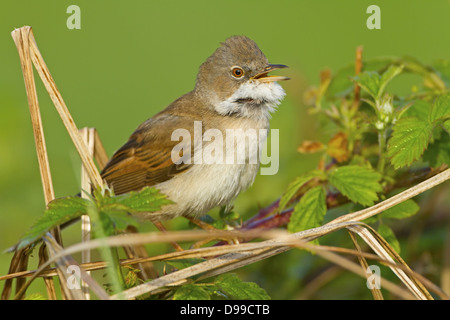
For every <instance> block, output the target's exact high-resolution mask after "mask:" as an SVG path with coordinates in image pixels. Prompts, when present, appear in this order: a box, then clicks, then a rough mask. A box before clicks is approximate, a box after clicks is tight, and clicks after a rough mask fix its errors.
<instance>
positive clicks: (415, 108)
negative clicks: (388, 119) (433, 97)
mask: <svg viewBox="0 0 450 320" xmlns="http://www.w3.org/2000/svg"><path fill="white" fill-rule="evenodd" d="M430 110H431V103H429V102H428V101H425V100H416V101H414V104H413V105H412V106H411V107H409V108H408V110H406V111H405V113H404V114H403V115H402V116H403V117H405V118H407V117H416V118H417V119H424V120H425V119H428V116H429V114H430Z"/></svg>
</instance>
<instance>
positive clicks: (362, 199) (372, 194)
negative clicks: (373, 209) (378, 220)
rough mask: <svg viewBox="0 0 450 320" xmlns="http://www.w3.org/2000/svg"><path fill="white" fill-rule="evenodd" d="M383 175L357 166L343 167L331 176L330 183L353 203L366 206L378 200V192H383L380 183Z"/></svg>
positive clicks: (334, 171)
mask: <svg viewBox="0 0 450 320" xmlns="http://www.w3.org/2000/svg"><path fill="white" fill-rule="evenodd" d="M380 179H381V174H379V173H378V172H376V171H375V170H373V169H371V168H368V167H361V166H356V165H349V166H342V167H338V168H336V169H335V170H333V171H332V172H331V173H330V175H329V181H330V183H331V184H332V185H333V186H334V187H335V188H336V189H338V190H339V192H340V193H342V194H343V195H344V196H346V197H347V198H349V199H350V200H351V201H352V202H355V203H359V204H362V205H364V206H370V205H372V204H373V203H374V202H375V201H376V200H378V195H377V192H380V191H382V187H381V185H380V183H379V181H380Z"/></svg>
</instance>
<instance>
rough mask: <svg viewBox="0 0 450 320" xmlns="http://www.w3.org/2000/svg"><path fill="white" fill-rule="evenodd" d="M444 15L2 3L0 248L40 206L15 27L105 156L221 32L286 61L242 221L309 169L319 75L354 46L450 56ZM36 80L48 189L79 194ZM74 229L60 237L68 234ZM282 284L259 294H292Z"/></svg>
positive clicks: (407, 7)
mask: <svg viewBox="0 0 450 320" xmlns="http://www.w3.org/2000/svg"><path fill="white" fill-rule="evenodd" d="M71 4H76V5H78V6H79V7H80V8H81V30H69V29H68V28H67V27H66V20H67V18H68V17H69V14H67V13H66V9H67V7H68V6H69V5H71ZM371 4H377V5H379V6H380V8H381V30H369V29H368V28H367V27H366V20H367V18H368V17H369V14H367V13H366V9H367V7H368V6H369V5H371ZM449 13H450V2H449V1H444V0H442V1H437V0H432V1H424V0H423V1H406V0H401V1H400V0H396V1H364V0H340V1H336V0H327V1H293V0H289V1H287V0H284V1H261V0H259V1H256V0H244V1H243V0H239V1H235V0H233V1H221V2H219V1H211V0H209V1H206V0H205V1H193V0H192V1H155V0H152V1H100V0H90V1H76V0H73V1H62V0H58V1H56V0H55V1H29V0H22V1H8V2H6V1H2V3H1V4H0V48H1V50H0V152H1V154H0V250H4V249H6V248H7V247H9V246H11V245H13V244H14V243H15V242H16V241H17V240H18V238H19V237H20V236H21V235H22V234H23V233H24V232H25V231H26V230H27V228H28V227H29V226H30V225H31V224H32V222H33V221H34V220H35V219H36V218H37V217H38V216H39V215H41V214H42V211H43V209H44V207H45V204H44V200H43V193H42V188H41V181H40V176H39V169H38V165H37V158H36V153H35V149H34V140H33V135H32V130H31V123H30V117H29V113H28V105H27V100H26V95H25V89H24V84H23V77H22V73H21V68H20V64H19V58H18V55H17V50H16V48H15V45H14V42H13V40H12V38H11V36H10V32H11V31H12V30H13V29H14V28H18V27H22V26H24V25H30V26H32V27H33V30H34V35H35V38H36V41H37V44H38V46H39V48H40V51H41V53H42V55H43V57H44V59H45V61H46V64H47V66H48V67H49V69H50V72H51V73H52V76H53V78H54V79H55V81H56V84H57V86H58V88H59V90H60V92H61V94H62V96H63V98H64V100H65V102H66V104H67V106H68V108H69V110H70V112H71V114H72V116H73V117H74V120H75V123H76V124H77V126H78V127H79V128H81V127H85V126H87V127H95V128H97V130H98V132H99V134H100V136H101V138H102V141H103V143H104V145H105V147H106V149H107V151H108V154H112V153H113V152H114V150H116V149H117V148H119V147H120V146H121V145H122V144H123V143H124V142H125V141H126V139H127V138H128V136H129V135H130V134H131V132H132V131H133V130H134V129H135V128H136V127H137V126H138V125H139V124H140V123H141V122H143V121H144V120H146V119H147V118H149V117H150V116H152V115H153V114H155V113H156V112H158V111H159V110H161V109H163V108H164V107H165V106H167V105H168V104H169V103H170V102H171V101H173V100H174V99H176V98H177V97H179V96H180V95H182V94H184V93H186V92H188V91H190V90H191V89H192V88H193V86H194V82H195V77H196V73H197V70H198V67H199V66H200V64H201V63H202V62H203V61H204V60H205V59H206V58H207V57H208V56H209V55H210V54H211V53H212V52H213V51H214V50H215V49H216V48H217V46H218V45H219V43H220V42H221V41H223V40H225V39H226V38H227V37H229V36H231V35H235V34H243V35H247V36H248V37H250V38H252V39H253V40H255V41H256V43H258V45H259V46H260V48H261V49H262V50H263V52H264V53H265V54H266V56H267V57H268V59H269V61H270V62H272V63H282V64H286V65H289V67H290V68H289V69H288V70H283V71H282V72H280V73H282V74H283V75H288V76H289V77H291V80H290V81H289V82H285V83H283V84H282V85H283V86H284V88H285V89H286V92H287V97H286V99H285V100H284V102H283V103H282V104H281V106H280V107H279V110H278V111H277V113H275V114H274V116H273V120H272V123H271V126H272V128H274V129H280V169H279V172H278V174H277V175H274V176H258V177H257V179H256V181H255V184H254V185H253V187H252V188H251V189H249V190H248V191H247V192H245V193H243V194H241V195H240V197H239V198H238V200H237V201H236V206H235V207H236V210H237V211H238V212H239V213H241V214H242V215H244V216H250V215H251V214H252V213H255V212H256V210H257V209H258V207H264V206H267V205H269V204H270V203H271V202H273V201H274V200H276V199H277V198H278V197H279V195H280V194H281V193H282V192H283V190H284V189H285V188H286V186H287V184H288V183H289V182H290V181H291V180H292V178H293V177H294V176H296V175H298V174H300V173H302V172H304V171H307V170H310V169H311V168H313V167H314V166H315V164H316V160H317V159H316V158H315V157H313V156H305V155H301V154H299V153H297V152H296V148H297V146H298V145H299V144H300V142H301V141H302V140H303V139H320V138H321V137H322V136H326V135H327V132H320V131H318V130H319V124H318V123H317V122H316V121H315V118H314V117H313V116H311V115H308V113H307V110H306V107H305V106H304V105H303V103H302V95H303V92H304V90H305V89H306V88H307V87H308V86H309V85H314V84H317V83H318V81H319V72H320V71H321V70H323V69H324V68H330V69H331V70H333V71H337V70H338V69H339V68H341V67H344V66H346V65H347V64H348V63H350V62H352V61H353V60H354V55H355V49H356V47H357V46H359V45H363V47H364V58H365V59H369V58H373V57H378V56H391V55H392V56H402V55H410V56H413V57H415V58H417V59H419V60H420V61H422V62H424V63H431V62H432V61H433V60H434V59H437V58H449V56H450V55H449V53H450V41H449V31H450V15H449ZM36 82H37V87H38V95H39V102H40V107H41V112H42V118H43V123H44V127H45V135H46V140H47V148H48V153H49V157H50V165H51V169H52V176H53V182H54V187H55V192H56V196H58V197H60V196H65V195H72V194H75V193H77V192H78V190H79V181H80V178H79V172H80V161H79V160H78V157H77V154H76V151H75V149H74V147H73V146H72V144H71V141H70V139H69V137H68V134H67V132H66V131H65V129H64V127H63V125H62V123H61V121H60V119H59V116H58V115H57V113H56V111H55V109H54V107H53V104H52V103H51V101H50V99H49V97H48V95H47V94H46V92H45V90H44V88H43V86H42V83H41V82H40V80H37V81H36ZM169 225H170V224H169ZM169 227H170V226H169ZM73 233H74V235H71V234H70V233H69V235H68V240H67V243H69V244H70V243H73V242H74V241H78V238H77V237H78V233H77V232H76V231H74V232H73ZM10 257H11V256H10V255H9V254H0V274H6V273H7V268H8V265H9V262H10ZM288 259H295V258H292V257H291V258H288ZM308 259H309V258H307V259H305V261H306V262H305V263H308V262H307V261H308ZM267 261H268V262H269V264H271V266H272V267H267V266H265V265H263V263H260V264H258V265H257V266H255V267H252V268H261V269H263V270H264V269H265V268H269V269H268V270H272V269H273V268H274V267H273V265H274V264H275V265H277V264H278V266H277V268H278V270H279V269H281V268H283V264H282V262H280V260H276V258H272V259H269V260H267ZM299 268H300V269H301V267H299ZM300 269H297V270H283V271H280V272H281V273H282V274H284V275H285V278H284V279H280V280H279V281H280V282H283V281H286V282H287V281H289V279H290V277H291V276H293V274H295V276H294V278H295V277H297V276H298V274H297V273H296V272H299V274H300V273H301V272H300V271H301V270H300ZM355 277H356V276H355ZM251 280H253V281H256V282H258V279H254V278H253V279H251ZM261 281H262V280H261ZM260 284H261V285H262V286H263V287H264V283H262V282H261V283H260ZM283 287H284V286H283V285H282V284H280V286H279V288H278V289H274V290H273V291H270V290H269V294H270V295H272V296H273V297H274V298H290V297H292V298H295V295H292V296H289V295H287V293H286V292H283V290H282V289H280V288H283ZM344 296H345V295H344ZM336 297H342V295H339V294H337V296H336Z"/></svg>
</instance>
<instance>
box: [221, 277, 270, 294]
mask: <svg viewBox="0 0 450 320" xmlns="http://www.w3.org/2000/svg"><path fill="white" fill-rule="evenodd" d="M214 284H215V286H216V287H217V289H218V290H220V291H221V292H223V293H224V294H225V295H226V296H227V297H228V298H230V299H236V300H268V299H270V296H269V295H268V294H267V292H266V291H265V290H264V289H263V288H261V287H260V286H258V285H257V284H256V283H254V282H243V281H242V280H241V279H239V278H238V276H237V275H236V274H234V273H227V274H223V275H220V276H218V277H217V278H216V279H215V281H214Z"/></svg>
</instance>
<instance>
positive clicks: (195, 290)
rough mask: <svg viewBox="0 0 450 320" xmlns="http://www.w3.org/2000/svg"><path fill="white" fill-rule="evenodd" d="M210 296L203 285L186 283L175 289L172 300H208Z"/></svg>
mask: <svg viewBox="0 0 450 320" xmlns="http://www.w3.org/2000/svg"><path fill="white" fill-rule="evenodd" d="M210 299H211V296H210V294H209V292H208V291H207V290H205V289H204V288H203V287H201V286H198V285H195V284H192V283H188V284H185V285H182V286H181V287H179V288H178V289H177V291H175V294H174V296H173V300H210Z"/></svg>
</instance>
